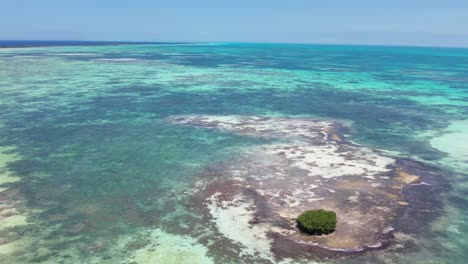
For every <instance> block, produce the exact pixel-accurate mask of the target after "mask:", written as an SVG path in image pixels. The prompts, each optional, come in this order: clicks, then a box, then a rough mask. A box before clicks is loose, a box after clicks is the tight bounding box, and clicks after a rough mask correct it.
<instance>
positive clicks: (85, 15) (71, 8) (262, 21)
mask: <svg viewBox="0 0 468 264" xmlns="http://www.w3.org/2000/svg"><path fill="white" fill-rule="evenodd" d="M0 39H2V40H105V41H163V42H165V41H168V42H170V41H184V42H273V43H321V44H369V45H374V44H375V45H412V46H413V45H414V46H456V47H468V0H425V1H423V0H190V1H189V0H167V1H159V0H76V1H64V0H0Z"/></svg>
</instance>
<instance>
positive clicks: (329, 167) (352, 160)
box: [264, 144, 395, 178]
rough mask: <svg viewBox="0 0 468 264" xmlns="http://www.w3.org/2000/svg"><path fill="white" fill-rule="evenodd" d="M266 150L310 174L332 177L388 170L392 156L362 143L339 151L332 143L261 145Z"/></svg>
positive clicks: (372, 174)
mask: <svg viewBox="0 0 468 264" xmlns="http://www.w3.org/2000/svg"><path fill="white" fill-rule="evenodd" d="M264 149H265V151H266V152H268V153H272V154H276V155H280V154H282V155H285V157H286V158H287V159H289V160H291V161H293V164H292V166H296V167H298V168H301V169H303V170H307V171H309V175H310V176H320V177H323V178H333V177H339V176H346V175H366V176H368V177H374V176H378V175H379V174H382V173H383V172H387V171H389V169H387V168H386V167H387V166H388V165H390V164H392V163H393V162H395V160H394V159H391V158H388V157H384V156H380V155H378V154H377V153H375V152H373V151H372V150H370V149H367V148H364V147H348V148H347V149H346V151H343V150H341V151H339V150H338V146H337V145H335V144H327V145H304V144H303V145H285V144H276V145H269V146H266V147H264Z"/></svg>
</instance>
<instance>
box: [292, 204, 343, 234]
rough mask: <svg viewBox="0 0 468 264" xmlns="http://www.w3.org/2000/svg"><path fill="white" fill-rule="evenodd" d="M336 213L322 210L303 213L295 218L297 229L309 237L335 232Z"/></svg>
mask: <svg viewBox="0 0 468 264" xmlns="http://www.w3.org/2000/svg"><path fill="white" fill-rule="evenodd" d="M336 222H337V221H336V213H335V212H333V211H326V210H323V209H318V210H310V211H305V212H304V213H302V214H301V215H300V216H299V217H298V218H297V226H298V227H299V229H300V230H301V231H302V232H304V233H306V234H309V235H325V234H330V233H332V232H333V231H335V228H336Z"/></svg>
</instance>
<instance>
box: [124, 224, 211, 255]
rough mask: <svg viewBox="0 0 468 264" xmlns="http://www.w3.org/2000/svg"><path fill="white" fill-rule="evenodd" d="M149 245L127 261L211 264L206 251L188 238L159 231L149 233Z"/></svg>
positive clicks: (192, 239) (195, 241)
mask: <svg viewBox="0 0 468 264" xmlns="http://www.w3.org/2000/svg"><path fill="white" fill-rule="evenodd" d="M149 239H150V241H151V242H150V243H149V244H148V245H147V246H146V247H144V248H142V249H139V250H136V251H135V252H134V253H133V254H132V256H131V257H130V259H129V261H130V262H132V261H133V262H134V263H138V264H150V263H157V264H185V263H193V264H212V263H214V262H213V260H212V259H211V258H210V257H208V256H207V253H208V249H207V248H206V247H205V246H203V245H202V244H200V243H198V242H197V240H196V239H194V238H192V237H189V236H179V235H173V234H169V233H166V232H164V231H162V230H160V229H155V230H152V231H150V234H149Z"/></svg>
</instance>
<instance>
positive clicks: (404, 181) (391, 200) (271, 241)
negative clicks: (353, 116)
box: [167, 115, 420, 260]
mask: <svg viewBox="0 0 468 264" xmlns="http://www.w3.org/2000/svg"><path fill="white" fill-rule="evenodd" d="M167 120H168V122H171V123H174V124H178V125H190V126H198V127H204V128H212V129H218V130H221V131H224V132H227V133H234V134H239V135H244V136H251V137H259V138H268V139H278V140H280V142H276V143H269V144H264V145H260V146H254V147H249V148H247V149H245V150H244V151H243V152H242V153H240V154H238V156H237V157H235V158H233V159H232V160H229V161H226V162H223V163H220V164H217V165H216V166H213V167H211V168H210V169H209V170H208V171H207V172H206V177H205V178H204V179H205V180H203V181H202V182H203V183H202V184H200V183H199V184H198V185H197V187H196V188H198V190H199V191H198V192H197V191H195V192H194V193H193V195H194V196H196V197H197V199H196V200H199V201H205V202H203V204H200V205H198V206H200V207H205V208H207V210H205V213H207V214H208V216H206V217H207V218H208V219H211V220H210V221H211V222H213V223H215V226H216V228H217V230H218V232H219V233H221V234H222V235H223V236H224V237H226V238H228V239H230V240H231V241H234V242H235V243H237V244H238V245H240V246H241V248H243V251H242V252H244V253H245V254H250V255H255V256H259V257H260V258H261V259H263V260H265V259H270V260H271V259H273V258H275V257H278V256H280V257H281V258H287V257H294V254H293V253H292V252H289V253H288V252H287V251H284V250H283V251H281V252H279V251H277V249H276V248H281V246H280V245H281V243H295V244H298V245H301V246H302V247H306V248H309V249H310V250H311V251H314V249H313V248H320V249H322V250H325V251H333V252H362V251H364V250H366V249H372V248H381V247H383V246H384V245H385V244H387V243H388V242H389V241H390V239H391V233H392V230H394V228H393V224H394V222H395V221H396V219H398V216H399V213H400V208H402V206H407V205H408V202H407V201H405V195H404V192H403V189H404V188H405V187H406V186H408V185H410V184H414V183H418V182H419V181H420V179H419V177H418V176H417V175H413V174H412V173H411V172H409V171H407V169H404V168H401V167H400V165H399V162H398V160H396V159H394V158H390V157H387V156H384V155H383V154H381V153H380V152H378V151H375V150H372V149H369V148H366V147H363V146H360V145H356V144H352V143H349V142H347V141H346V140H345V139H344V137H343V136H342V135H340V134H339V130H340V129H341V125H340V124H338V123H336V122H329V121H323V120H320V121H314V120H310V119H301V118H298V119H295V118H268V117H244V116H197V115H190V116H174V117H170V118H168V119H167ZM406 163H408V164H409V163H410V162H409V161H407V162H406ZM319 208H323V209H326V210H333V211H335V212H336V214H337V217H338V224H337V228H336V230H335V232H334V233H332V234H330V235H324V236H309V235H304V234H302V233H301V232H299V231H298V229H297V228H296V224H295V218H296V217H297V216H298V215H299V214H301V213H302V212H304V211H306V210H311V209H319ZM287 241H289V242H287Z"/></svg>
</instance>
